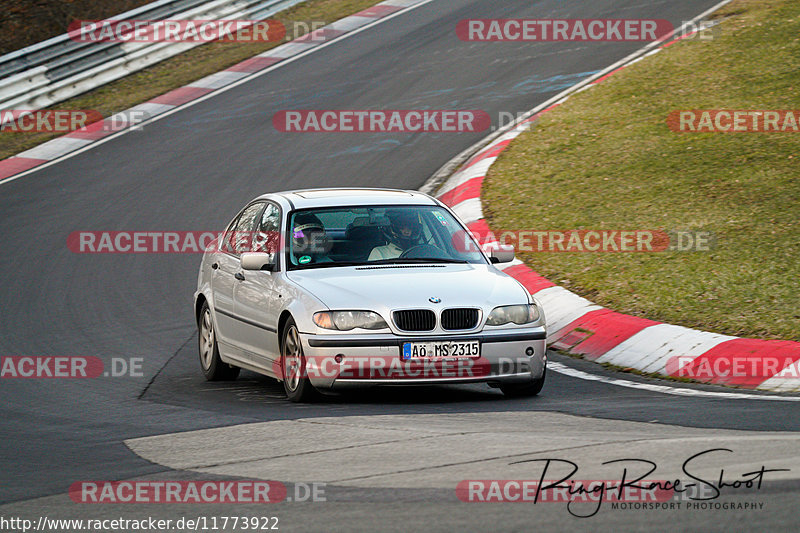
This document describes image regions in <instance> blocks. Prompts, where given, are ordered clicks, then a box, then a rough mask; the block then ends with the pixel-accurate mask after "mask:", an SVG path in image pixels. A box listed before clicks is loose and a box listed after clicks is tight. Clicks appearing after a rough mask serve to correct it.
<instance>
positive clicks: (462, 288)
mask: <svg viewBox="0 0 800 533" xmlns="http://www.w3.org/2000/svg"><path fill="white" fill-rule="evenodd" d="M513 258H514V250H513V248H508V247H504V246H499V245H496V244H495V245H494V246H490V247H481V246H479V244H478V243H477V242H476V241H475V240H474V238H473V237H472V235H471V234H470V232H469V230H468V229H467V228H466V227H465V226H464V225H463V224H462V223H461V222H460V221H459V220H458V218H457V217H456V216H455V215H454V214H453V212H452V211H450V209H449V208H448V207H446V206H445V205H444V204H442V203H441V202H439V201H438V200H436V199H435V198H432V197H430V196H428V195H425V194H422V193H419V192H414V191H402V190H391V189H312V190H297V191H289V192H281V193H274V194H266V195H264V196H260V197H258V198H256V199H254V200H252V201H251V202H249V203H248V204H247V205H246V206H244V208H243V209H242V210H241V211H240V212H239V213H238V214H237V215H236V216H235V217H234V218H233V220H232V221H231V223H230V224H229V225H228V227H227V228H226V230H225V231H224V232H223V233H221V234H220V235H219V237H218V239H217V240H216V241H214V243H213V244H212V245H211V246H209V248H208V249H207V250H206V251H205V253H204V255H203V260H202V262H201V264H200V273H199V276H198V281H197V292H195V295H194V311H195V316H196V318H197V324H198V329H199V353H200V363H201V367H202V370H203V373H204V374H205V376H206V378H207V379H209V380H226V379H235V378H236V377H237V376H238V374H239V370H240V369H242V368H246V369H249V370H252V371H255V372H259V373H262V374H265V375H267V376H271V377H273V378H276V379H278V380H280V381H282V382H283V385H284V389H285V390H286V394H287V396H288V398H289V399H290V400H292V401H298V402H299V401H308V400H311V399H312V398H314V397H315V396H316V395H317V394H318V391H325V390H337V389H342V388H345V387H360V386H373V385H420V384H436V383H486V384H488V385H489V386H491V387H499V388H500V389H501V390H502V391H503V393H504V394H505V395H506V396H533V395H536V394H538V393H539V392H540V391H541V389H542V386H543V385H544V381H545V371H546V362H547V359H546V352H545V336H546V335H545V325H544V324H545V321H544V316H543V313H542V310H541V307H540V306H539V305H538V304H537V303H536V301H535V300H534V299H533V297H532V296H531V295H530V294H528V292H527V290H525V288H524V287H523V286H522V285H521V284H520V283H519V282H518V281H516V280H515V279H513V278H512V277H510V276H508V275H506V274H504V273H503V272H502V271H500V270H499V269H497V268H496V267H495V266H494V265H495V264H496V263H504V262H509V261H511V260H513Z"/></svg>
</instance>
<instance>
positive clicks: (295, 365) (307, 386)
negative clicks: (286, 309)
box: [281, 317, 317, 402]
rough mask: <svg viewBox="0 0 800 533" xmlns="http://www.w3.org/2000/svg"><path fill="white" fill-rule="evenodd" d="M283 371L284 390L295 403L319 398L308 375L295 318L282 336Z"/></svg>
mask: <svg viewBox="0 0 800 533" xmlns="http://www.w3.org/2000/svg"><path fill="white" fill-rule="evenodd" d="M281 371H282V374H283V390H284V391H286V397H287V398H288V399H289V400H291V401H293V402H309V401H312V400H314V399H316V398H317V391H316V389H315V388H314V386H313V385H312V384H311V382H310V381H309V379H308V376H307V375H306V357H305V355H303V344H302V343H301V342H300V334H299V333H298V331H297V325H296V324H295V322H294V319H293V318H291V317H290V318H289V320H287V321H286V324H285V325H284V327H283V332H282V335H281Z"/></svg>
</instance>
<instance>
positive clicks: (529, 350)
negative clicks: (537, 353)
mask: <svg viewBox="0 0 800 533" xmlns="http://www.w3.org/2000/svg"><path fill="white" fill-rule="evenodd" d="M525 353H526V354H528V355H529V356H530V355H533V347H532V346H528V348H527V349H526V350H525Z"/></svg>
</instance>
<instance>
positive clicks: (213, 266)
mask: <svg viewBox="0 0 800 533" xmlns="http://www.w3.org/2000/svg"><path fill="white" fill-rule="evenodd" d="M218 268H219V264H217V263H212V265H211V269H212V270H216V269H218Z"/></svg>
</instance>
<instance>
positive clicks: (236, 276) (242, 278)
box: [233, 272, 244, 281]
mask: <svg viewBox="0 0 800 533" xmlns="http://www.w3.org/2000/svg"><path fill="white" fill-rule="evenodd" d="M233 277H234V278H236V279H238V280H239V281H244V274H242V273H241V272H237V273H236V274H234V275H233Z"/></svg>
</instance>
